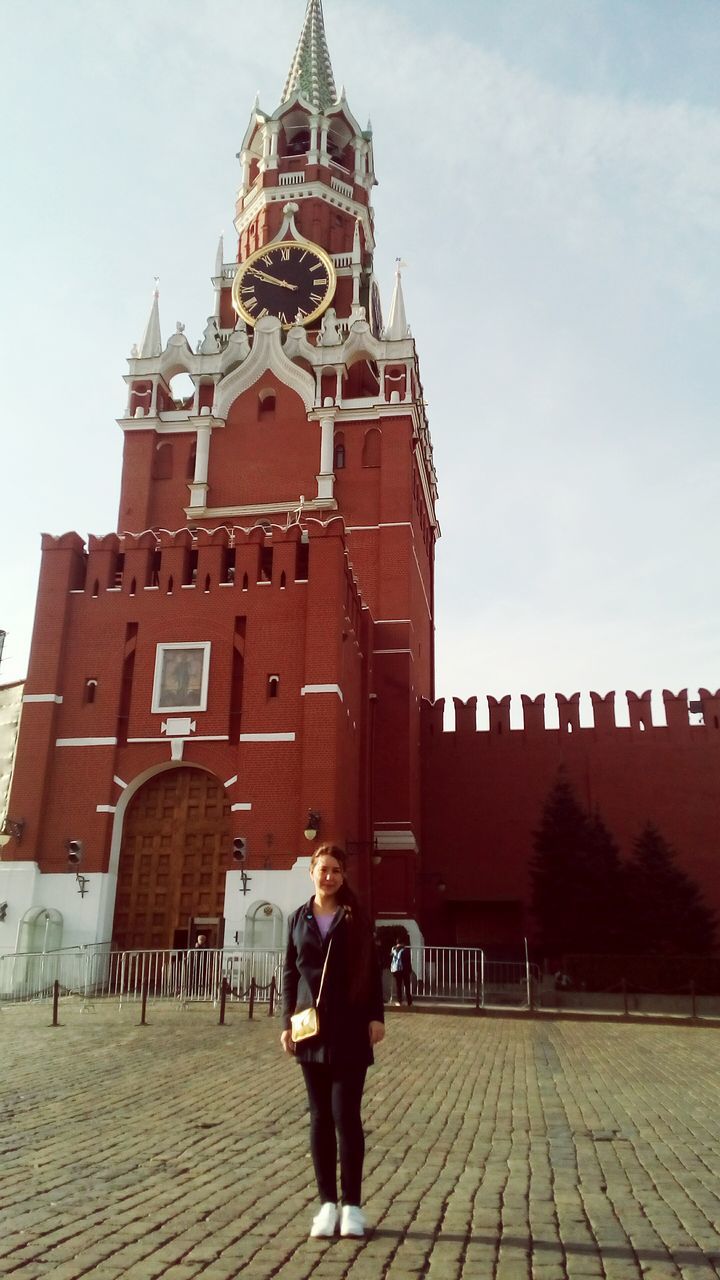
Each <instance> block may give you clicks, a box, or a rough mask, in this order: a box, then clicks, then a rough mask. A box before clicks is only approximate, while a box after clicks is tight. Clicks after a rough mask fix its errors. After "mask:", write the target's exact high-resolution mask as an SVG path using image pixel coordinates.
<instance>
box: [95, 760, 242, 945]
mask: <svg viewBox="0 0 720 1280" xmlns="http://www.w3.org/2000/svg"><path fill="white" fill-rule="evenodd" d="M231 850H232V828H231V822H230V801H229V799H228V797H227V796H226V794H225V789H224V787H223V785H222V783H221V782H219V781H218V779H217V778H215V777H213V775H212V774H209V773H205V771H204V770H202V769H184V768H182V769H169V770H167V771H166V772H164V773H159V774H157V775H156V776H155V777H154V778H150V779H149V781H148V782H146V783H145V785H144V786H143V787H141V788H140V790H139V791H138V792H137V794H136V795H135V796H133V799H132V800H131V802H130V804H129V806H128V810H127V813H126V815H125V824H124V828H123V839H122V847H121V850H120V865H119V869H118V884H117V896H116V899H115V919H114V923H113V940H114V942H115V943H116V945H117V946H118V947H119V948H120V950H123V951H126V950H129V949H131V948H148V949H153V950H155V949H164V948H166V947H172V946H173V943H174V940H175V939H176V938H177V936H178V934H179V933H180V934H182V931H184V930H186V929H187V928H188V923H189V921H190V919H191V917H194V916H205V917H212V916H216V917H221V916H222V914H223V905H224V899H225V873H226V871H227V870H228V868H229V867H230V866H231Z"/></svg>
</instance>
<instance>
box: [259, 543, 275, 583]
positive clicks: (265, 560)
mask: <svg viewBox="0 0 720 1280" xmlns="http://www.w3.org/2000/svg"><path fill="white" fill-rule="evenodd" d="M272 571H273V549H272V547H262V548H261V550H260V578H259V581H260V582H272Z"/></svg>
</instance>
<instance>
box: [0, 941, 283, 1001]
mask: <svg viewBox="0 0 720 1280" xmlns="http://www.w3.org/2000/svg"><path fill="white" fill-rule="evenodd" d="M282 958H283V957H282V952H280V951H249V950H248V951H244V950H237V949H233V950H227V951H210V950H204V949H203V950H198V951H110V949H109V947H108V946H107V945H106V946H102V947H94V946H90V947H82V948H72V949H71V948H68V949H66V950H64V951H48V952H45V953H44V954H42V955H41V954H35V953H26V954H18V955H5V956H0V999H1V1000H3V1001H5V1002H11V1001H22V1000H43V999H50V998H51V997H52V993H53V986H54V983H55V982H58V983H59V987H60V992H61V994H62V995H81V996H83V997H84V998H85V999H101V998H103V997H105V998H109V999H116V1000H118V1001H119V1002H120V1003H121V1004H122V1003H123V1001H133V1000H140V999H141V997H142V994H143V990H145V992H146V999H148V1000H150V1001H155V1000H163V999H177V1000H180V1001H191V1000H192V1001H195V1000H197V1001H216V1000H218V999H219V995H220V987H221V983H222V980H223V978H225V979H226V980H227V983H228V987H229V991H228V999H229V1000H230V1001H233V1000H248V999H249V998H250V985H251V981H253V980H254V992H255V998H256V999H258V1000H262V999H263V997H264V995H265V992H266V991H268V992H269V989H270V983H271V981H272V978H273V976H274V977H275V980H276V987H277V986H278V985H279V982H280V977H281V973H282Z"/></svg>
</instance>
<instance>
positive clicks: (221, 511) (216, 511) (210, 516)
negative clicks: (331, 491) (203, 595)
mask: <svg viewBox="0 0 720 1280" xmlns="http://www.w3.org/2000/svg"><path fill="white" fill-rule="evenodd" d="M299 509H300V499H299V498H293V499H291V500H290V501H289V502H257V503H254V504H251V505H250V506H245V507H185V515H186V516H187V517H188V519H189V520H200V519H202V520H225V519H227V518H228V517H229V516H272V515H289V514H290V513H291V512H293V511H298V510H299ZM337 509H338V504H337V502H336V500H335V498H314V499H313V500H312V501H311V502H307V501H306V502H303V504H302V510H303V514H304V515H305V514H307V512H308V511H310V512H312V511H337ZM193 585H194V584H193ZM221 585H223V584H222V583H221Z"/></svg>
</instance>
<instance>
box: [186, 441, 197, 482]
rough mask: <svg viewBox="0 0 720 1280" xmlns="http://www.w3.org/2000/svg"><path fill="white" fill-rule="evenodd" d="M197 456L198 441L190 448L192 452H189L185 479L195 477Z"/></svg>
mask: <svg viewBox="0 0 720 1280" xmlns="http://www.w3.org/2000/svg"><path fill="white" fill-rule="evenodd" d="M196 456H197V441H195V442H194V443H193V445H192V448H191V449H190V452H189V454H188V460H187V467H186V470H185V479H186V480H194V479H195V458H196Z"/></svg>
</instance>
